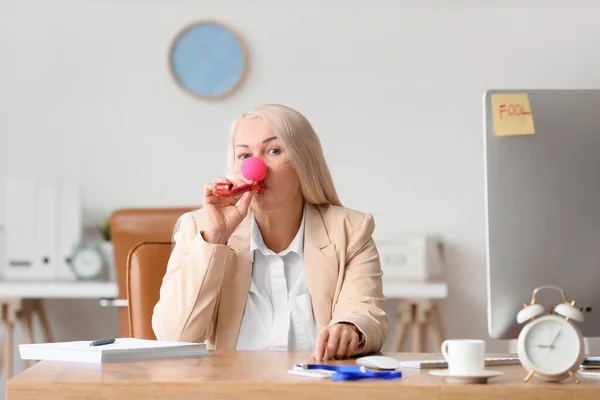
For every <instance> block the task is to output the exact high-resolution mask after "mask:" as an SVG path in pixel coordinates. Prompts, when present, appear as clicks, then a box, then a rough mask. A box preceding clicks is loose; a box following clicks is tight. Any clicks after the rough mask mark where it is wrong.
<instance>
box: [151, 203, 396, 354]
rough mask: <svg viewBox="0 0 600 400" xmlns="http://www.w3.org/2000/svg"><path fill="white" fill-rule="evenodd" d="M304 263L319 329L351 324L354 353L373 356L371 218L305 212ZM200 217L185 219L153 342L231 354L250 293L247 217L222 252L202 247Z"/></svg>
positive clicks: (379, 327)
mask: <svg viewBox="0 0 600 400" xmlns="http://www.w3.org/2000/svg"><path fill="white" fill-rule="evenodd" d="M305 213H306V214H305V231H304V232H305V233H304V263H305V268H306V276H307V281H308V289H309V293H310V296H311V302H312V307H313V313H314V316H315V321H316V323H317V326H318V328H321V327H323V326H325V325H328V324H332V323H335V322H341V321H345V322H351V323H354V324H355V325H356V326H357V328H358V329H359V330H360V331H361V332H362V333H363V336H364V340H363V343H362V345H361V347H360V348H359V350H358V351H357V355H358V354H365V353H371V352H377V351H380V350H381V348H382V346H383V344H384V343H385V341H386V339H387V336H388V333H389V319H388V317H387V315H386V313H385V312H384V310H383V306H384V302H385V298H384V296H383V290H382V272H381V266H380V262H379V254H378V252H377V248H376V246H375V243H374V241H373V238H372V234H373V231H374V229H375V223H374V220H373V217H372V216H371V215H370V214H363V213H360V212H358V211H353V210H349V209H346V208H343V207H337V206H315V205H311V204H307V205H306V206H305ZM202 214H203V212H202V210H200V211H195V212H192V213H188V214H185V215H184V216H183V217H182V218H181V219H180V220H181V222H180V225H179V229H177V231H176V233H175V236H174V239H175V246H174V248H173V251H172V254H171V256H170V259H169V262H168V265H167V271H166V273H165V276H164V278H163V282H162V286H161V289H160V299H159V301H158V303H157V304H156V306H155V307H154V312H153V315H152V327H153V330H154V333H155V335H156V338H157V339H158V340H171V341H187V342H205V343H207V347H208V348H209V349H216V350H221V349H230V350H233V349H235V347H236V344H237V338H238V333H239V329H240V326H241V322H242V316H243V313H244V307H245V304H246V296H247V295H248V291H249V288H250V282H251V276H252V263H251V260H250V250H249V248H250V239H249V237H250V221H251V218H252V215H251V213H249V214H248V216H247V217H246V218H245V219H244V220H243V221H242V223H241V224H240V226H239V227H238V228H237V229H236V230H235V232H234V233H233V234H232V236H231V237H230V239H229V241H228V243H227V245H214V244H210V243H207V242H205V241H204V239H203V238H202V235H201V232H202V231H203V229H204V222H203V215H202Z"/></svg>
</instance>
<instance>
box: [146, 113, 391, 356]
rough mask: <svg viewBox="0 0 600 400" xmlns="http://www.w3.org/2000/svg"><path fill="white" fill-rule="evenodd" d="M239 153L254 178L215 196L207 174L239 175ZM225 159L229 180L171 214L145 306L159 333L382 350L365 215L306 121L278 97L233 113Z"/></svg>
mask: <svg viewBox="0 0 600 400" xmlns="http://www.w3.org/2000/svg"><path fill="white" fill-rule="evenodd" d="M248 157H260V158H261V159H262V160H263V161H264V162H265V164H266V166H267V175H266V177H265V178H264V180H263V181H261V182H259V184H260V185H261V187H262V188H263V189H261V190H260V191H259V192H255V191H254V190H253V191H251V192H246V193H244V194H243V195H242V196H241V198H236V199H233V198H227V197H220V196H215V195H214V194H213V192H212V189H213V187H214V185H215V184H216V183H219V182H227V183H229V182H231V183H234V184H236V185H237V184H241V183H244V181H243V180H241V179H240V177H241V174H240V168H241V164H242V162H243V161H244V160H245V159H246V158H248ZM230 166H231V168H232V173H231V175H232V176H231V180H229V179H226V178H219V179H216V180H214V181H213V182H212V183H209V184H207V185H205V187H204V203H203V207H202V209H201V210H199V211H196V212H192V213H188V214H185V215H183V216H182V218H180V222H179V227H178V229H177V230H176V233H175V236H174V240H175V246H174V249H173V251H172V254H171V257H170V259H169V262H168V266H167V272H166V274H165V276H164V279H163V283H162V286H161V289H160V299H159V301H158V303H157V304H156V306H155V308H154V313H153V317H152V326H153V329H154V332H155V334H156V337H157V339H158V340H171V341H188V342H206V343H207V345H208V347H209V348H212V349H238V350H267V349H272V350H311V351H313V358H314V359H315V360H317V361H321V360H329V359H333V358H346V357H350V356H353V355H359V354H365V353H371V352H377V351H380V350H381V347H382V346H383V344H384V343H385V341H386V339H387V335H388V332H389V320H388V317H387V315H386V314H385V312H384V311H383V305H384V302H385V298H384V296H383V293H382V279H381V276H382V273H381V267H380V262H379V255H378V252H377V249H376V247H375V244H374V241H373V239H372V233H373V230H374V227H375V225H374V221H373V218H372V216H371V215H369V214H363V213H360V212H357V211H353V210H349V209H345V208H343V207H342V206H341V204H340V201H339V200H338V197H337V194H336V191H335V188H334V185H333V181H332V179H331V175H330V173H329V170H328V167H327V164H326V163H325V159H324V157H323V153H322V150H321V145H320V142H319V139H318V138H317V135H316V133H315V132H314V130H313V129H312V127H311V125H310V123H309V122H308V121H307V120H306V119H305V118H304V116H302V115H301V114H299V113H298V112H296V111H294V110H292V109H290V108H288V107H284V106H281V105H263V106H260V107H258V108H256V109H254V110H252V111H250V112H247V113H245V114H243V115H241V116H240V117H238V118H237V119H236V121H235V122H234V124H233V126H232V129H231V143H230ZM251 183H253V182H251Z"/></svg>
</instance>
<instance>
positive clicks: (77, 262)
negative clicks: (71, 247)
mask: <svg viewBox="0 0 600 400" xmlns="http://www.w3.org/2000/svg"><path fill="white" fill-rule="evenodd" d="M103 267H104V260H103V258H102V255H101V254H100V251H99V250H98V249H97V248H96V247H95V246H91V245H82V246H80V247H79V248H78V249H77V250H76V251H75V254H74V256H73V260H72V262H71V268H72V269H73V272H74V273H75V275H76V276H77V278H78V279H80V280H91V279H96V278H98V277H99V276H100V273H101V272H102V269H103Z"/></svg>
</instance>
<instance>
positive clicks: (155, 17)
mask: <svg viewBox="0 0 600 400" xmlns="http://www.w3.org/2000/svg"><path fill="white" fill-rule="evenodd" d="M598 15H600V4H598V3H596V2H591V1H588V0H581V1H570V2H568V4H567V2H563V1H556V0H555V1H543V2H542V1H537V2H536V1H530V2H523V1H516V0H515V1H505V2H500V3H499V2H496V3H492V2H480V1H475V0H470V1H469V0H460V1H452V2H447V1H443V0H427V1H404V2H399V1H389V0H379V1H369V2H366V1H364V2H358V1H355V2H351V1H341V0H340V1H317V0H310V1H302V2H300V1H297V2H293V3H292V2H283V1H275V0H271V1H267V0H262V1H252V2H244V1H241V0H239V1H233V0H228V1H216V0H215V1H191V0H171V1H156V0H155V1H140V0H138V1H135V0H129V1H126V2H123V1H116V0H112V1H102V2H100V1H89V0H88V1H81V0H56V1H52V2H47V1H42V0H38V1H34V0H0V135H1V136H0V140H1V142H0V151H1V152H2V154H1V155H2V157H0V168H2V169H1V170H0V178H4V177H5V176H7V175H10V174H16V173H26V174H32V175H35V176H38V177H41V178H49V179H65V180H73V181H76V182H78V183H80V184H81V185H83V187H84V190H85V217H86V221H87V222H88V223H94V222H96V221H97V220H98V219H99V218H100V217H103V216H106V215H108V213H110V212H111V211H112V210H113V209H115V208H119V207H126V206H170V205H190V204H192V205H195V204H199V203H200V201H201V188H202V185H203V183H204V182H206V181H209V180H211V179H212V178H213V177H214V176H217V175H222V174H223V173H224V172H223V168H222V167H223V165H224V152H223V150H224V146H225V142H226V132H227V128H228V126H229V123H230V122H231V120H232V119H233V118H234V117H235V116H236V115H237V114H238V113H240V112H241V111H243V110H245V109H247V108H249V107H252V106H254V105H257V104H259V103H262V102H279V103H284V104H286V105H289V106H292V107H295V108H297V109H298V110H300V111H301V112H303V113H304V114H305V115H306V116H307V117H308V118H309V119H310V120H311V121H312V123H313V124H314V126H315V128H316V129H317V130H318V132H319V134H320V137H321V139H322V142H323V146H324V148H325V151H326V155H327V159H328V161H329V163H330V166H331V169H332V172H333V175H334V178H335V182H336V184H337V187H338V189H339V193H340V195H341V198H342V201H343V202H344V203H345V205H346V206H348V207H351V208H355V209H359V210H362V211H368V212H371V213H373V214H374V216H375V218H376V222H377V236H378V237H385V236H390V235H394V234H395V233H398V232H406V231H408V232H414V231H421V232H435V233H440V234H442V235H443V236H444V237H445V239H446V240H447V242H448V246H449V256H450V261H451V271H450V273H449V276H450V280H449V284H450V298H449V300H448V301H447V302H446V304H445V305H444V306H443V312H444V320H445V323H446V327H447V331H448V334H449V336H452V337H471V338H474V337H486V335H487V331H486V320H485V308H484V304H485V286H484V285H485V278H484V268H485V264H484V203H483V199H484V198H483V169H482V168H483V161H482V133H481V127H482V101H481V96H482V94H483V92H484V91H485V90H486V89H488V88H513V87H516V88H522V87H529V88H548V87H552V88H588V87H598V86H599V83H600V75H599V74H598V71H600V55H599V54H600V53H598V51H596V49H597V47H598V38H599V37H600V24H599V23H598V17H597V16H598ZM200 18H214V19H218V20H220V21H222V22H224V23H226V24H228V25H230V26H231V27H233V28H235V29H236V30H237V31H238V32H239V33H240V34H241V35H242V37H243V38H244V39H245V41H246V42H247V44H248V48H249V51H250V55H251V65H250V73H249V76H248V79H247V81H246V83H245V84H244V85H243V86H242V88H241V90H240V91H239V92H237V93H236V94H235V96H233V97H232V98H230V99H229V100H226V101H222V102H205V101H199V100H196V99H194V98H192V97H190V96H188V95H186V94H185V93H183V92H182V91H181V90H180V89H179V88H178V87H177V86H176V85H175V83H174V82H173V80H172V79H171V76H170V74H169V72H168V70H167V52H168V46H169V43H170V41H171V39H172V38H173V36H174V35H175V34H176V33H177V32H178V30H179V29H180V28H181V27H183V26H184V25H185V24H187V23H189V22H190V21H193V20H196V19H200ZM378 186H387V187H388V189H387V190H386V191H385V192H383V193H382V192H376V191H373V190H371V188H375V187H378ZM65 307H68V308H70V307H72V306H71V305H70V303H69V305H65ZM73 307H74V306H73ZM92 310H93V311H94V313H92V312H91V311H92ZM96 312H100V311H99V310H96V308H93V309H90V310H87V311H86V312H82V313H81V314H79V315H78V316H79V317H81V318H89V319H90V320H92V319H96V320H97V319H98V318H99V317H98V316H96V314H95V313H96ZM465 314H466V315H468V321H469V322H468V323H467V324H464V323H462V324H461V323H459V322H458V320H457V318H458V317H460V316H463V315H465ZM74 315H76V314H74ZM98 315H100V314H98ZM110 317H112V315H111V316H110ZM106 321H107V322H109V323H112V321H111V320H110V318H109V319H107V320H106ZM64 323H65V324H67V325H68V327H66V328H64V332H72V333H73V334H75V332H79V333H81V335H83V333H82V332H83V331H82V330H81V329H83V328H82V326H84V325H85V324H82V323H80V322H76V321H68V320H65V321H64ZM488 343H489V349H490V350H492V351H503V350H505V349H506V347H505V343H497V342H495V341H491V340H490V341H489V342H488Z"/></svg>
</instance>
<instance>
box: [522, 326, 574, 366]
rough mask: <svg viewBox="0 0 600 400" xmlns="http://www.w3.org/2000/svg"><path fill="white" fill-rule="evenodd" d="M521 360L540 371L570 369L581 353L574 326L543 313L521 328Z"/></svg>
mask: <svg viewBox="0 0 600 400" xmlns="http://www.w3.org/2000/svg"><path fill="white" fill-rule="evenodd" d="M522 334H524V335H525V336H524V337H523V338H522V343H520V344H521V346H522V348H521V349H520V352H522V360H521V362H522V363H524V365H525V364H531V365H526V367H527V368H533V369H535V370H536V372H538V373H540V374H543V375H549V376H552V375H560V374H564V373H565V372H567V371H569V370H572V369H573V367H574V366H575V365H576V364H577V363H578V362H579V358H580V356H581V354H582V351H581V350H582V343H581V336H580V335H579V333H578V331H577V328H575V327H574V326H573V325H572V324H570V323H569V322H567V321H566V320H565V319H564V318H561V317H558V316H554V315H552V316H544V317H542V318H540V319H538V320H535V321H533V322H531V323H530V324H529V325H527V326H526V327H525V328H524V329H523V332H522Z"/></svg>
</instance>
